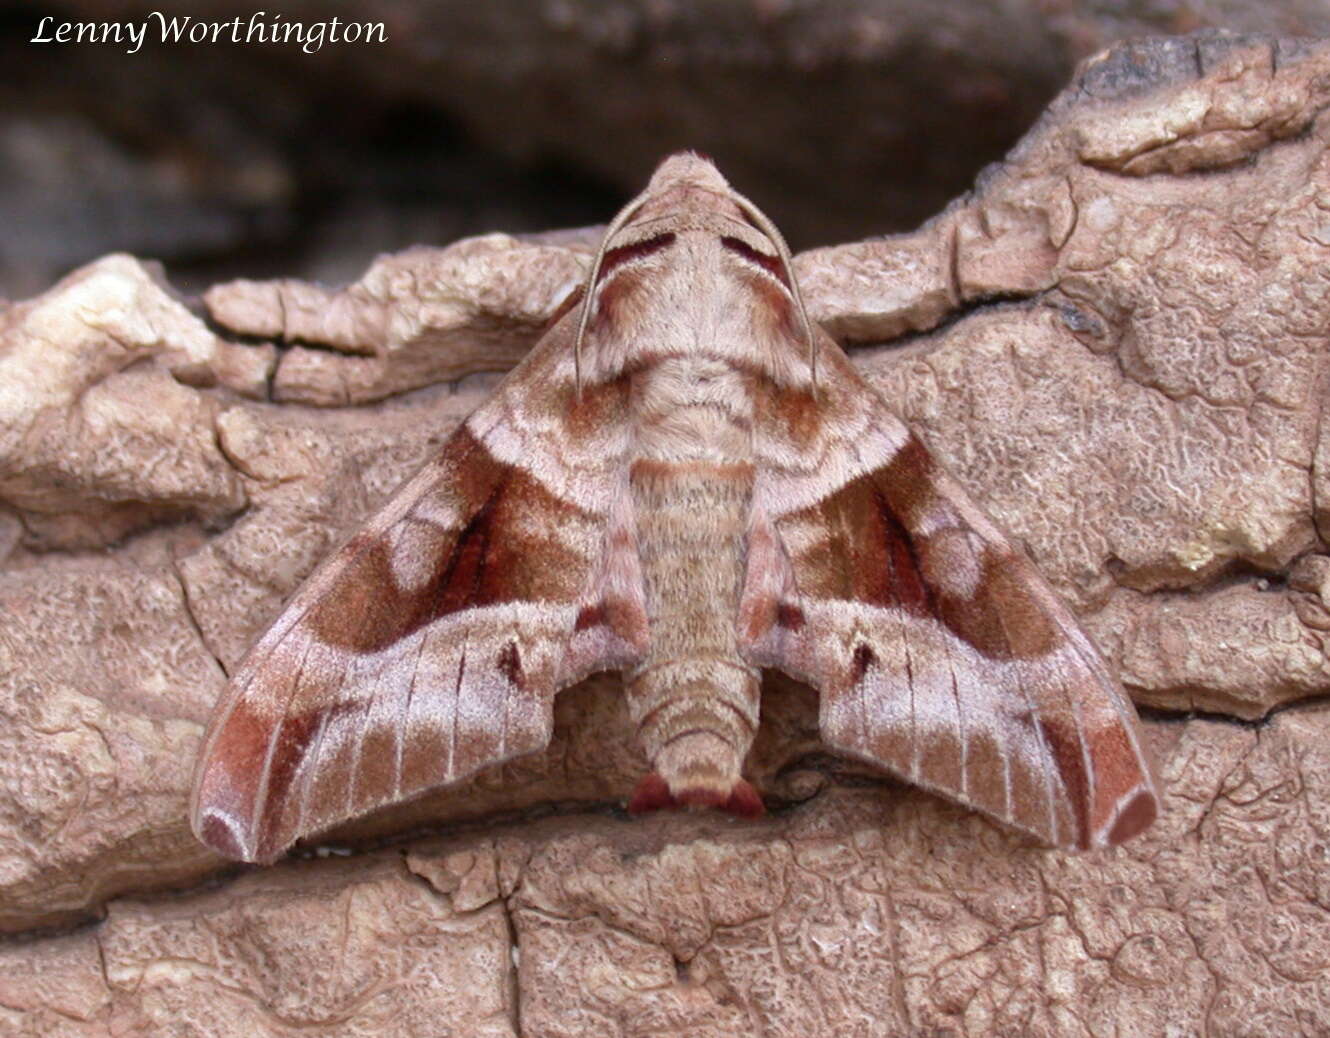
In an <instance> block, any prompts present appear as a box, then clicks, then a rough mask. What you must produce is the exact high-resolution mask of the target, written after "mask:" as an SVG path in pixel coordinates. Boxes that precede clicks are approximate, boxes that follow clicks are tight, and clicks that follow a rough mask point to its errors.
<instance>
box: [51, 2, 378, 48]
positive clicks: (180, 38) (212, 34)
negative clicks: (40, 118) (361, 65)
mask: <svg viewBox="0 0 1330 1038" xmlns="http://www.w3.org/2000/svg"><path fill="white" fill-rule="evenodd" d="M149 33H151V34H152V36H153V37H154V38H159V39H160V40H161V42H162V43H294V44H297V45H299V46H300V48H301V50H303V51H304V52H305V53H306V54H313V53H314V52H315V51H318V50H321V49H322V48H323V45H324V44H325V43H387V42H388V31H387V29H386V28H385V26H384V23H383V22H348V21H343V20H342V19H340V18H331V19H329V20H328V21H324V22H295V21H289V20H287V19H286V18H283V17H282V16H281V15H280V14H268V12H266V11H255V12H254V13H253V14H251V15H250V16H249V17H248V18H242V17H236V18H233V19H231V20H230V21H223V22H205V21H200V20H198V19H197V18H193V17H191V16H190V15H187V14H178V15H167V14H163V13H162V12H161V11H153V12H151V13H150V14H149V15H148V16H147V17H146V18H145V19H144V20H143V21H140V22H61V21H57V20H56V19H55V18H53V17H51V16H50V15H47V16H46V17H44V18H42V20H41V21H40V22H38V24H37V31H36V33H34V34H33V37H32V39H30V40H29V41H28V42H29V43H123V44H125V51H126V53H128V54H137V53H138V52H139V50H140V49H141V48H142V47H143V44H144V41H145V40H147V38H148V35H149Z"/></svg>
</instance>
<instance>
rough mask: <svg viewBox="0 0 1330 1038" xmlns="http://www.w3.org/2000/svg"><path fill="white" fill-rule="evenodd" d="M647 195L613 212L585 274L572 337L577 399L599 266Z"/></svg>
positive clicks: (641, 195)
mask: <svg viewBox="0 0 1330 1038" xmlns="http://www.w3.org/2000/svg"><path fill="white" fill-rule="evenodd" d="M647 196H648V192H647V191H643V192H642V193H641V194H640V195H638V196H637V197H636V198H634V199H633V200H632V201H631V202H629V203H628V204H627V205H626V206H624V207H623V208H622V209H620V210H619V211H618V212H617V213H615V214H614V219H613V220H611V221H610V223H609V226H608V227H606V228H605V236H604V237H603V238H601V239H600V248H598V249H597V250H596V258H595V259H594V260H592V261H591V271H590V273H588V274H587V279H586V287H585V289H584V290H583V292H582V310H581V312H580V313H579V314H578V317H577V336H576V337H575V338H574V339H573V385H574V386H575V387H576V392H577V399H578V400H581V399H582V340H583V338H585V337H586V326H587V324H588V323H589V322H590V320H591V305H592V294H593V293H594V292H595V289H596V278H598V277H600V268H601V265H602V264H603V263H604V262H605V253H607V252H608V251H609V248H610V239H611V238H613V237H614V236H615V235H616V234H618V233H619V231H621V230H622V229H623V225H624V224H626V223H627V222H628V221H629V220H631V219H632V218H633V215H634V214H635V213H636V212H637V211H638V210H639V209H641V208H642V204H643V203H644V202H646V200H647Z"/></svg>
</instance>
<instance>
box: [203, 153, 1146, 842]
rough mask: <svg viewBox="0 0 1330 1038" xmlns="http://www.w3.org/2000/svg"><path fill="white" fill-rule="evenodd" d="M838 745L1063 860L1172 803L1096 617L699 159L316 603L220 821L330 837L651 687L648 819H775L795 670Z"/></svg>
mask: <svg viewBox="0 0 1330 1038" xmlns="http://www.w3.org/2000/svg"><path fill="white" fill-rule="evenodd" d="M764 668H775V669H779V670H782V671H784V672H786V673H787V674H789V675H791V676H792V677H794V678H796V679H798V680H800V681H803V682H806V683H807V684H809V685H811V686H812V687H813V688H815V689H816V690H817V691H818V693H819V695H820V708H819V724H820V728H821V733H822V737H823V739H824V741H825V742H826V743H827V745H828V746H829V747H831V748H832V749H834V750H836V751H838V752H841V753H843V754H846V755H849V756H852V757H855V758H858V759H860V760H863V761H867V762H870V763H872V764H874V765H878V766H881V767H883V768H886V769H888V770H889V771H891V772H894V773H895V774H896V775H898V776H901V777H902V778H905V779H907V780H909V781H910V782H913V783H916V784H918V785H920V786H923V787H925V788H927V789H931V790H934V791H936V792H938V793H941V794H943V795H945V796H948V797H951V798H952V799H955V800H958V801H960V802H962V803H964V804H967V805H969V806H971V807H973V808H975V809H977V810H979V811H981V812H984V813H986V814H988V815H990V816H992V817H994V818H996V819H998V820H1000V821H1001V822H1004V823H1006V824H1007V825H1009V826H1012V827H1014V828H1016V829H1019V830H1022V831H1024V832H1025V833H1027V834H1030V835H1033V836H1034V837H1036V838H1038V839H1040V840H1042V841H1044V842H1045V843H1048V844H1053V845H1059V846H1074V847H1092V846H1101V845H1106V844H1115V843H1118V842H1120V841H1122V840H1125V839H1128V838H1129V837H1131V836H1133V835H1135V834H1136V833H1138V832H1139V831H1141V830H1142V829H1144V828H1145V827H1146V826H1148V825H1149V824H1150V823H1151V821H1153V819H1154V817H1155V814H1156V812H1157V808H1158V802H1157V797H1156V793H1155V788H1154V784H1153V780H1152V777H1151V772H1150V768H1149V765H1148V763H1147V761H1146V758H1145V755H1144V753H1143V750H1142V747H1141V738H1140V733H1139V731H1138V727H1137V720H1136V716H1135V711H1134V710H1133V708H1132V705H1131V703H1130V701H1129V700H1128V699H1127V697H1126V695H1125V693H1124V692H1123V691H1122V689H1121V687H1120V685H1119V684H1118V683H1117V682H1116V680H1115V679H1114V678H1113V676H1112V675H1111V674H1110V673H1109V671H1108V670H1107V668H1106V666H1105V664H1104V662H1103V661H1102V659H1101V658H1100V656H1099V654H1098V652H1097V651H1096V650H1095V648H1094V647H1093V645H1092V644H1091V643H1090V641H1089V640H1088V638H1087V637H1086V635H1085V634H1084V633H1083V632H1082V631H1081V629H1080V628H1079V626H1078V625H1077V623H1076V622H1075V620H1074V619H1073V618H1072V616H1071V614H1070V612H1069V611H1068V610H1067V608H1066V607H1065V606H1064V605H1063V604H1062V603H1061V602H1060V601H1059V600H1058V599H1057V597H1056V596H1055V595H1054V593H1053V592H1052V590H1051V589H1050V588H1049V587H1048V585H1047V584H1046V583H1045V582H1044V580H1043V579H1042V578H1041V577H1040V575H1039V574H1038V573H1037V572H1036V570H1035V569H1034V567H1033V565H1032V564H1031V563H1030V562H1029V561H1028V560H1027V559H1026V558H1025V557H1024V556H1023V555H1022V554H1020V553H1019V552H1017V551H1016V550H1014V549H1013V548H1012V546H1011V545H1010V544H1009V543H1008V541H1007V540H1006V538H1005V537H1004V536H1003V535H1002V534H1001V533H999V532H998V530H997V529H996V528H995V527H994V525H993V524H992V523H991V522H990V521H989V520H988V519H987V518H986V517H985V516H984V515H983V514H982V513H981V512H980V511H979V509H978V508H976V506H975V505H974V504H973V503H972V502H971V501H970V499H969V498H968V496H967V495H966V494H965V492H964V491H963V490H962V489H961V487H960V486H959V485H958V484H957V483H956V481H955V480H954V479H953V478H952V477H951V476H949V475H948V474H947V473H946V472H945V471H944V470H943V469H942V468H941V467H940V466H939V465H938V464H937V463H936V462H935V461H934V459H933V458H932V457H931V456H930V454H929V452H928V451H927V450H926V449H925V447H924V446H923V444H922V443H921V442H920V440H919V439H918V438H917V437H915V436H914V435H913V434H912V433H911V432H910V431H909V429H907V428H906V426H905V425H904V424H903V423H902V422H901V421H900V420H899V419H897V418H896V417H895V416H894V415H893V414H891V413H890V411H889V410H888V409H887V407H886V405H885V404H884V402H883V401H882V399H881V398H880V397H879V396H878V394H877V393H876V392H875V391H874V390H873V389H872V388H871V387H870V386H869V385H868V384H867V383H866V382H865V381H864V380H863V379H862V378H861V377H860V376H859V374H858V373H857V372H856V370H855V368H854V367H853V365H852V364H851V363H850V361H849V360H848V359H847V358H846V356H845V354H844V353H843V352H842V351H841V350H840V348H839V347H838V346H837V345H836V343H835V342H834V341H833V340H832V339H831V338H830V337H829V336H828V335H827V334H826V333H825V332H823V331H822V330H821V329H820V328H819V327H818V326H817V325H815V324H813V323H812V322H810V321H809V319H808V317H807V314H806V312H805V310H804V306H803V303H802V300H801V298H800V296H799V291H798V286H797V284H796V282H795V279H794V275H793V271H792V265H791V261H790V253H789V249H788V248H787V247H786V245H785V243H784V241H783V239H782V238H781V236H780V233H779V232H778V231H777V230H776V228H775V227H774V226H773V225H772V224H771V222H770V221H769V220H768V219H767V218H766V217H765V216H764V215H763V214H762V213H761V212H760V211H759V210H758V209H757V208H756V207H755V206H753V204H752V203H751V202H749V201H748V200H747V199H745V198H744V197H743V196H742V195H739V194H738V193H737V192H735V191H734V190H733V189H732V188H730V186H729V185H728V184H727V183H726V181H725V180H724V179H723V178H722V177H721V175H720V173H719V172H718V171H717V170H716V169H715V167H714V166H712V165H711V164H710V163H709V162H708V161H707V160H705V159H703V158H701V157H699V156H697V155H692V154H682V155H676V156H673V157H671V158H669V159H667V160H666V161H665V162H664V163H663V164H662V165H661V166H660V168H659V169H658V170H657V171H656V173H655V175H654V176H653V177H652V179H651V182H650V184H649V186H648V187H647V189H646V190H645V191H644V192H643V193H642V194H641V195H640V196H638V198H636V199H635V200H633V201H632V202H630V203H629V205H628V206H627V207H625V209H623V210H622V211H621V212H620V214H619V215H618V216H617V217H616V218H615V219H614V221H613V222H612V223H611V224H610V226H609V229H608V230H607V232H606V234H605V238H604V240H603V242H602V244H601V247H600V251H599V253H598V255H597V257H596V260H595V262H594V263H593V264H592V268H591V272H590V275H589V277H588V279H587V281H586V284H585V286H584V288H583V290H582V295H581V297H580V299H578V300H576V301H575V302H574V303H573V304H572V305H570V306H569V307H568V308H567V312H566V314H565V315H564V316H563V317H562V319H560V320H558V321H557V322H556V323H555V324H554V325H553V327H551V328H550V329H549V331H548V332H547V333H546V334H545V335H544V336H543V338H542V339H541V340H540V341H539V343H538V344H537V345H536V346H535V347H534V348H533V349H532V351H531V352H530V354H529V355H528V356H527V357H526V358H525V359H524V360H523V361H522V362H521V363H520V364H519V365H518V366H517V367H516V368H515V369H514V370H513V371H512V372H511V373H510V374H509V375H508V377H507V378H506V379H505V380H504V381H503V382H502V384H501V385H500V387H499V388H498V390H497V391H496V392H495V393H494V394H493V396H492V397H490V398H489V399H488V400H487V401H486V402H485V403H484V404H483V405H482V406H481V407H480V408H479V409H477V410H476V411H475V412H474V413H473V414H471V416H470V417H469V418H467V419H466V421H465V422H463V423H462V425H461V426H460V427H459V428H458V429H457V431H456V432H455V433H454V434H453V435H452V437H451V438H450V439H449V440H448V441H447V442H446V444H445V445H444V447H443V448H442V449H441V451H440V452H439V453H438V455H437V456H436V457H435V458H434V459H433V460H432V461H431V462H429V463H428V464H427V465H426V466H425V468H424V469H423V470H422V471H421V472H420V473H419V474H418V475H416V476H415V478H414V479H412V480H411V481H410V482H408V483H407V484H406V485H405V486H404V487H403V488H402V489H401V490H400V491H399V492H398V493H397V495H396V496H395V497H394V498H393V500H392V501H391V502H390V503H389V504H388V505H387V506H386V507H384V508H383V509H382V511H380V512H379V513H378V514H377V515H376V516H375V517H374V518H372V519H371V520H370V521H369V522H368V523H367V524H366V525H365V526H364V527H363V528H362V529H361V530H360V531H359V532H357V533H356V534H354V535H353V536H352V537H351V538H350V539H349V540H348V541H347V542H346V543H345V544H344V545H343V546H342V547H341V548H340V549H339V550H338V551H337V552H336V553H335V554H334V555H333V556H332V557H330V558H329V559H328V560H327V561H326V562H325V563H324V564H323V565H322V566H321V567H320V568H319V569H318V570H317V571H316V572H315V573H314V575H313V576H312V577H311V578H310V579H309V580H308V581H307V582H306V583H305V585H304V586H303V587H302V588H301V589H300V590H299V591H298V592H297V593H296V594H295V596H294V597H293V598H292V599H291V601H290V602H289V603H288V605H287V606H286V608H285V610H284V611H283V613H282V614H281V616H280V617H279V618H278V619H277V621H276V622H275V623H274V624H273V626H272V627H271V628H270V629H269V630H268V632H267V633H266V634H265V635H264V636H263V637H262V638H261V639H260V640H259V641H258V643H257V644H256V645H255V646H254V648H253V649H252V650H251V651H250V653H249V654H248V656H247V657H246V658H245V660H244V661H243V662H242V664H241V665H240V667H239V668H238V670H237V672H236V673H235V675H234V677H233V679H232V681H231V683H230V686H229V688H228V690H227V692H226V693H225V695H224V696H223V698H222V700H221V702H220V703H219V705H218V708H217V710H216V713H215V715H214V717H213V720H212V723H211V725H210V727H209V730H208V733H207V736H206V739H205V742H204V744H203V749H202V751H201V754H200V758H199V763H198V766H197V771H196V775H195V784H194V793H193V798H192V804H191V821H192V824H193V827H194V831H195V832H196V833H197V834H198V836H199V837H200V839H202V840H203V841H204V842H205V843H207V844H209V845H210V846H212V847H213V848H215V849H216V850H218V851H220V852H222V853H223V854H226V855H229V856H232V857H237V858H244V859H248V860H257V861H269V860H272V859H274V858H276V857H277V856H278V855H279V854H281V853H282V851H284V850H285V849H286V848H287V847H288V846H290V845H291V843H293V842H294V841H295V840H296V839H298V838H299V837H301V836H302V835H305V834H307V833H311V832H315V831H318V830H321V829H326V828H327V827H329V826H331V825H333V824H334V823H336V822H339V821H342V820H345V819H347V818H350V817H352V816H354V815H358V814H361V813H364V812H366V811H368V810H370V809H371V808H374V807H378V806H380V805H383V804H386V803H390V802H393V801H396V800H399V799H404V798H406V797H410V796H413V795H415V794H418V793H421V792H423V791H425V790H427V789H430V788H432V787H435V786H439V785H443V784H447V783H452V782H457V781H459V780H461V779H464V778H466V777H467V776H470V775H472V774H474V773H475V772H476V771H478V770H479V769H481V768H483V767H486V766H488V765H492V764H496V763H498V762H501V761H504V760H508V759H511V758H513V757H516V756H519V755H523V754H529V753H534V752H536V751H539V750H541V749H542V748H544V747H545V746H546V745H547V743H548V742H549V740H550V735H551V729H552V717H553V712H552V710H553V708H552V704H553V700H554V696H555V695H556V693H557V692H558V691H559V690H560V689H563V688H565V687H567V686H569V685H572V684H574V683H576V682H578V681H580V680H581V679H582V678H584V677H586V676H587V675H589V674H591V673H593V672H596V671H603V670H615V671H620V672H621V673H622V675H623V679H624V685H623V695H624V697H625V702H626V706H627V711H628V714H629V715H630V717H631V719H632V721H633V722H634V724H635V725H636V728H637V736H638V739H639V741H640V744H641V748H642V749H643V750H644V751H645V754H646V757H647V758H648V759H649V760H650V762H651V767H652V771H651V773H650V774H648V775H647V776H646V777H645V778H644V779H643V780H642V782H641V784H640V785H639V786H638V788H637V791H636V792H635V793H634V795H633V798H632V800H631V802H630V804H629V807H630V809H631V810H634V811H642V810H651V809H654V808H658V807H665V806H674V805H705V806H711V807H717V808H721V809H724V810H727V811H730V812H733V813H735V814H739V815H755V814H759V813H761V811H762V801H761V799H760V797H759V795H758V793H757V791H756V790H755V789H754V788H753V787H752V786H751V785H750V784H749V783H748V782H747V781H746V780H745V779H744V778H743V776H742V766H743V762H744V756H745V753H746V751H747V750H748V748H749V746H750V744H751V742H752V740H753V736H754V733H755V731H756V728H757V723H758V706H759V688H760V678H761V671H762V670H763V669H764Z"/></svg>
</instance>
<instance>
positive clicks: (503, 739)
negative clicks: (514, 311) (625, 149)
mask: <svg viewBox="0 0 1330 1038" xmlns="http://www.w3.org/2000/svg"><path fill="white" fill-rule="evenodd" d="M566 337H567V336H566V334H559V333H557V332H556V333H555V334H552V335H551V336H549V337H547V340H546V341H545V342H544V343H543V344H542V346H540V347H538V348H537V350H536V351H534V352H533V354H532V355H531V356H530V357H528V359H527V360H526V361H525V362H524V363H523V364H522V365H521V366H519V367H518V368H517V369H516V370H515V371H514V372H513V374H512V375H511V376H510V377H509V379H508V380H507V381H506V382H505V383H504V386H503V387H502V388H501V389H500V391H499V392H498V394H496V396H495V397H494V398H492V399H491V400H490V401H489V402H488V403H487V404H486V405H485V406H484V407H482V408H481V410H480V411H478V412H477V413H476V414H475V415H473V416H472V417H471V418H470V419H468V421H467V422H466V423H465V424H464V425H463V426H462V427H461V428H459V429H458V430H457V432H456V433H455V434H454V435H453V436H452V437H451V438H450V440H449V441H448V442H447V443H446V444H445V446H444V448H443V449H442V451H441V454H440V456H439V457H438V458H437V459H436V460H435V461H434V462H432V463H431V464H430V465H428V466H427V467H426V468H425V469H424V470H423V471H422V472H421V473H420V474H419V475H417V476H416V477H415V478H414V479H413V480H412V481H411V482H410V483H408V484H407V485H406V486H405V487H404V488H403V489H402V490H401V491H400V492H399V493H398V495H397V496H396V497H395V498H394V499H393V501H392V502H390V503H389V504H388V505H387V506H386V507H385V508H384V509H383V510H382V511H381V512H380V513H379V514H378V515H377V516H376V517H375V518H374V519H372V520H371V521H370V522H369V523H368V524H367V525H366V526H365V527H364V528H362V529H361V530H360V531H359V532H357V533H356V534H355V535H354V536H353V537H352V538H351V539H350V540H349V541H348V542H347V543H346V544H345V545H344V546H343V547H342V548H341V549H340V550H339V551H338V552H337V553H336V554H334V555H333V556H332V557H331V558H330V559H329V560H328V561H327V562H326V563H325V564H324V565H323V566H322V567H320V569H319V570H318V571H317V572H316V573H315V574H314V576H313V577H311V578H310V580H309V581H308V582H307V583H306V584H305V585H304V586H303V587H302V588H301V589H300V591H299V592H297V594H296V595H295V596H294V598H293V599H292V600H291V602H290V603H289V604H288V605H287V607H286V609H285V611H284V612H283V614H282V615H281V617H280V618H279V619H278V621H277V622H276V623H275V624H274V625H273V627H272V628H271V629H270V630H269V631H268V633H267V634H266V635H265V636H264V637H263V638H262V639H261V640H260V641H259V642H258V643H257V644H256V645H255V646H254V648H253V649H252V650H251V652H250V653H249V655H248V656H247V657H246V658H245V660H244V661H243V663H242V664H241V666H240V667H239V668H238V670H237V672H236V674H235V675H234V677H233V679H232V681H231V684H230V687H229V688H228V691H227V693H226V697H225V699H224V700H223V703H222V706H221V707H220V709H219V710H218V712H217V713H216V715H215V717H214V720H213V723H212V725H211V726H210V728H209V731H208V734H207V736H206V739H205V744H204V750H203V752H202V753H201V754H200V759H199V765H198V769H197V771H196V775H195V788H194V797H193V804H192V812H191V818H192V822H193V825H194V830H195V832H196V834H197V835H198V836H199V837H200V839H202V840H203V841H204V842H205V843H207V844H209V845H210V846H212V847H213V848H215V849H216V850H218V851H220V852H221V853H223V854H226V855H228V856H231V857H237V858H244V859H247V860H251V861H269V860H272V859H274V858H276V857H277V856H278V855H280V854H281V853H282V851H283V850H285V848H286V847H288V846H289V845H290V844H291V843H292V842H294V841H295V840H296V839H298V838H299V837H300V836H302V835H305V834H307V833H311V832H316V831H319V830H323V829H326V828H328V827H329V826H332V825H334V824H336V823H337V822H340V821H343V820H345V819H347V818H350V817H352V816H355V815H358V814H361V813H364V812H365V811H368V810H370V809H372V808H374V807H377V806H380V805H382V804H386V803H390V802H392V801H395V800H399V799H404V798H406V797H409V796H411V795H413V794H417V793H420V792H423V791H425V790H427V789H430V788H432V787H435V786H438V785H442V784H445V783H451V782H456V781H458V780H460V779H463V778H466V777H467V776H468V775H471V774H474V773H475V772H476V771H478V770H480V769H481V768H483V767H486V766H488V765H492V764H496V763H499V762H501V761H504V760H508V759H511V758H513V757H516V756H519V755H522V754H527V753H532V752H535V751H538V750H540V749H542V748H544V747H545V746H546V745H547V744H548V742H549V738H550V733H551V725H552V704H553V698H554V695H555V693H556V692H557V691H558V690H559V689H561V688H564V687H566V686H567V685H570V684H572V683H574V682H576V681H578V680H580V679H581V678H582V677H583V676H585V675H586V674H589V673H591V672H592V671H595V670H599V669H607V668H620V667H623V666H627V665H630V664H631V663H632V662H633V661H635V660H636V659H637V658H638V657H639V655H640V652H641V648H642V646H643V644H644V639H645V636H646V630H645V611H644V609H643V606H642V601H641V582H640V570H639V569H638V563H637V555H636V547H635V543H634V540H633V534H632V516H631V515H625V514H623V512H622V506H621V505H616V504H615V501H616V495H615V493H614V488H615V486H616V484H617V482H618V481H621V480H622V479H623V478H626V477H624V476H623V474H622V473H623V472H624V471H626V466H625V464H624V462H623V455H624V450H625V444H626V442H627V440H626V436H625V434H624V432H623V428H622V422H621V418H620V416H621V414H622V401H621V400H620V399H619V397H620V395H621V394H622V392H623V391H624V388H623V385H622V384H620V383H619V382H615V381H610V382H607V383H605V384H602V385H599V386H591V387H584V390H583V396H582V399H581V401H580V402H576V401H574V399H573V396H572V390H571V378H570V371H569V370H567V369H568V367H569V365H568V363H567V362H568V360H569V353H570V350H569V348H568V344H567V342H566V341H564V340H565V339H566ZM571 425H577V426H579V427H580V428H578V429H577V430H575V431H576V433H577V435H573V430H570V429H569V428H567V427H565V426H571ZM551 426H554V427H555V428H554V429H551ZM519 462H520V463H519Z"/></svg>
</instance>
